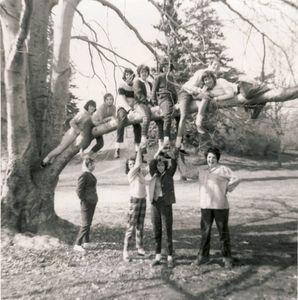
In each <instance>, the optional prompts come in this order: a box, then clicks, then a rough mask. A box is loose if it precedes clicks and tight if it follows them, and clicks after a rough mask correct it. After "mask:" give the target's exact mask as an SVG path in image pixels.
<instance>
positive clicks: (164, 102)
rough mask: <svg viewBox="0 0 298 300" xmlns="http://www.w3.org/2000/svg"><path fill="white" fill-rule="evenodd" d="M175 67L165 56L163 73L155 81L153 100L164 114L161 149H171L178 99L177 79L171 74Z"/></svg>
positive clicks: (162, 65) (161, 64)
mask: <svg viewBox="0 0 298 300" xmlns="http://www.w3.org/2000/svg"><path fill="white" fill-rule="evenodd" d="M173 68H174V66H173V64H172V63H169V61H168V60H167V59H166V58H163V59H162V60H161V62H160V73H161V74H160V75H158V76H157V77H156V78H155V79H154V82H153V88H152V101H153V103H154V104H155V105H158V106H159V107H160V108H161V110H162V112H163V115H164V126H163V132H164V136H163V144H162V145H160V147H159V151H162V150H164V151H169V150H170V134H171V123H172V117H173V114H174V111H175V110H174V106H175V104H176V103H177V100H178V95H177V91H176V87H175V81H174V78H173V76H172V75H171V71H172V70H173Z"/></svg>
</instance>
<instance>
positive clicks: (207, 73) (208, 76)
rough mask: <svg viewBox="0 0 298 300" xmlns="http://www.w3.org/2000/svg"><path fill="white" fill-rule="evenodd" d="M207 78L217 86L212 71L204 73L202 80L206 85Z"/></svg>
mask: <svg viewBox="0 0 298 300" xmlns="http://www.w3.org/2000/svg"><path fill="white" fill-rule="evenodd" d="M205 78H212V79H213V80H214V84H216V77H215V75H214V73H213V72H212V71H209V70H206V71H204V73H203V74H202V79H201V80H202V83H203V84H204V79H205Z"/></svg>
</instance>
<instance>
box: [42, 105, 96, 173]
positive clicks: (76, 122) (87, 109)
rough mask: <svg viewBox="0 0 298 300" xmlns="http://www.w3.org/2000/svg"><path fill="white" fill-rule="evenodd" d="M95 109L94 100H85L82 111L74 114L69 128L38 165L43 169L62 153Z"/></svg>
mask: <svg viewBox="0 0 298 300" xmlns="http://www.w3.org/2000/svg"><path fill="white" fill-rule="evenodd" d="M95 111H96V102H95V101H93V100H89V101H87V103H86V104H85V105H84V111H83V112H79V113H78V114H76V115H75V116H74V117H73V118H72V119H71V120H70V122H69V125H70V128H69V129H68V130H67V131H66V133H65V134H64V136H63V138H62V140H61V142H60V144H59V145H58V146H57V147H56V148H55V149H54V150H52V151H51V152H50V153H49V154H48V155H47V156H46V157H45V158H44V159H43V160H42V162H41V164H40V166H41V168H42V169H44V168H45V167H46V166H47V165H48V164H51V163H52V162H53V160H54V159H55V158H56V156H58V155H59V154H60V153H62V152H63V151H64V150H65V149H66V148H67V147H68V146H69V145H71V143H73V142H74V140H75V139H76V138H77V137H78V136H79V135H80V134H81V133H82V131H83V128H84V124H85V122H86V121H87V120H89V119H90V118H91V116H92V114H93V113H94V112H95Z"/></svg>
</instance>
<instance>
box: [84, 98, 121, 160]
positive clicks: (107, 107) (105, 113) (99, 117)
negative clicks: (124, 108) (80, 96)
mask: <svg viewBox="0 0 298 300" xmlns="http://www.w3.org/2000/svg"><path fill="white" fill-rule="evenodd" d="M103 99H104V103H103V104H102V105H101V106H100V107H99V108H98V110H97V111H96V112H95V113H94V114H93V115H92V117H91V118H90V119H89V120H88V121H87V122H86V123H85V124H84V137H83V141H82V145H81V156H82V157H83V156H84V150H85V149H86V148H88V147H89V145H90V144H91V141H92V140H93V138H92V129H93V128H94V127H96V126H98V125H99V124H104V123H107V122H109V121H110V120H112V119H113V118H114V117H115V115H116V106H115V105H113V103H114V97H113V95H112V94H110V93H107V94H105V95H104V98H103ZM103 146H104V141H103V137H102V136H101V135H100V136H98V137H96V145H95V146H94V147H93V148H92V149H91V150H90V152H89V153H88V156H89V157H92V156H93V154H95V153H96V152H97V151H99V150H100V149H101V148H102V147H103Z"/></svg>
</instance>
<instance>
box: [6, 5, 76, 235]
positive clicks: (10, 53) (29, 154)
mask: <svg viewBox="0 0 298 300" xmlns="http://www.w3.org/2000/svg"><path fill="white" fill-rule="evenodd" d="M79 2H80V0H73V1H71V0H68V1H66V0H62V1H60V3H59V6H58V14H57V19H58V21H57V23H56V24H55V29H56V30H55V34H54V51H53V57H54V58H53V73H52V76H51V77H52V82H51V92H50V93H48V91H49V90H48V86H47V84H46V80H47V75H48V71H47V63H48V44H47V43H48V41H47V34H46V32H47V29H48V27H47V25H48V18H49V15H50V10H51V6H52V4H53V3H54V2H51V1H48V0H32V1H29V0H26V1H25V5H24V6H22V0H18V1H16V0H7V1H2V6H3V8H4V9H2V10H1V22H2V24H3V40H4V45H5V70H4V74H5V85H6V98H7V107H8V109H7V120H8V168H7V173H6V178H5V183H4V186H3V190H2V209H1V215H2V218H1V223H2V226H3V227H6V228H9V229H11V230H14V231H18V232H25V231H30V232H33V233H38V234H44V233H50V234H51V235H54V236H58V237H59V238H62V239H64V240H68V239H69V230H68V229H69V227H71V226H72V227H73V224H70V223H69V222H67V221H65V220H62V219H60V218H59V217H57V215H56V213H55V210H54V193H55V188H56V185H57V182H58V178H59V177H58V176H59V174H60V172H61V171H62V169H63V168H64V166H65V165H66V164H67V163H68V161H69V160H70V159H71V157H72V156H73V155H74V153H75V151H77V149H76V148H75V147H69V149H68V153H63V155H61V156H60V159H59V160H57V162H56V163H55V165H54V166H52V167H50V168H47V169H45V170H42V169H41V168H40V167H39V161H37V164H36V160H37V159H38V158H39V156H40V150H41V142H43V149H45V151H47V150H48V151H50V150H51V149H52V148H53V147H55V146H56V145H57V144H58V143H59V142H60V138H61V128H62V122H61V120H62V118H63V115H64V106H65V103H66V101H67V95H68V86H69V76H70V68H69V43H70V32H71V26H72V21H73V16H74V12H75V9H76V6H77V5H78V3H79ZM32 4H34V5H33V6H32ZM30 21H32V23H31V24H30ZM29 33H30V34H31V36H30V35H29ZM27 42H28V46H29V51H28V50H27ZM28 53H29V55H30V58H28ZM46 105H47V108H48V109H47V112H48V113H47V114H45V115H43V113H42V112H43V111H44V110H45V109H46V107H45V106H46ZM55 113H57V114H55ZM43 122H44V123H45V124H46V129H44V127H45V126H44V127H43V126H42V123H43ZM42 127H43V130H40V128H42ZM36 129H37V130H36ZM37 140H38V143H37ZM48 140H49V141H50V142H49V143H48V142H47V141H48Z"/></svg>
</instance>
